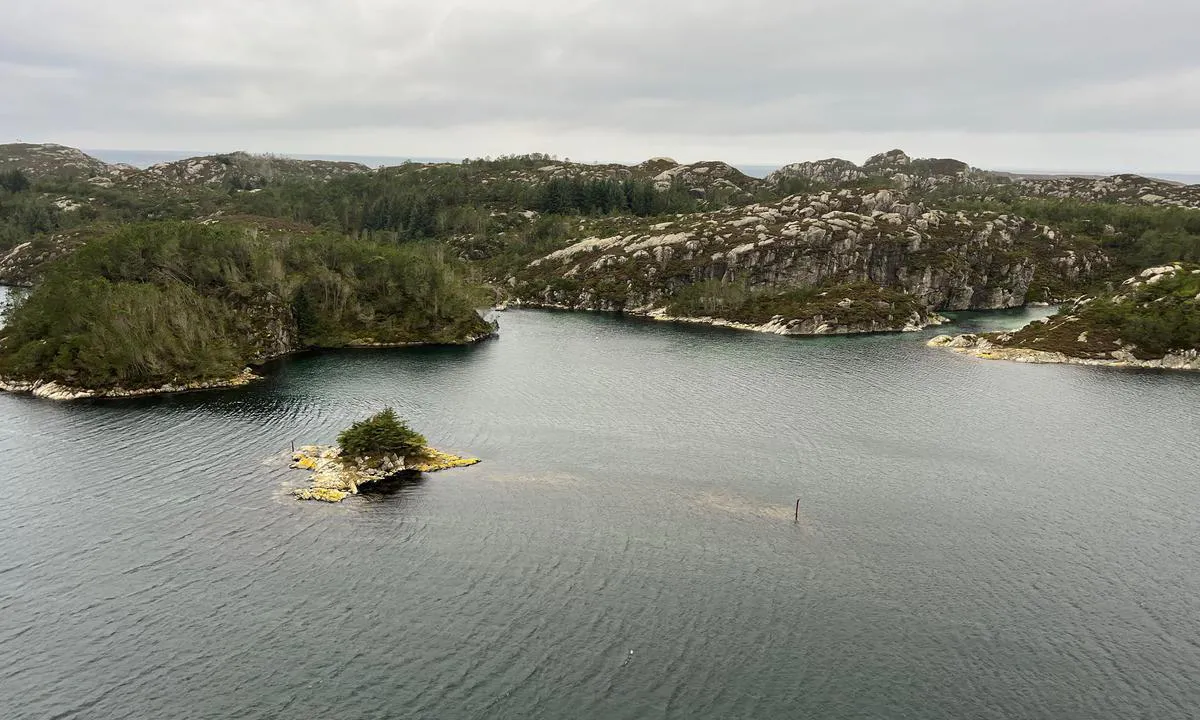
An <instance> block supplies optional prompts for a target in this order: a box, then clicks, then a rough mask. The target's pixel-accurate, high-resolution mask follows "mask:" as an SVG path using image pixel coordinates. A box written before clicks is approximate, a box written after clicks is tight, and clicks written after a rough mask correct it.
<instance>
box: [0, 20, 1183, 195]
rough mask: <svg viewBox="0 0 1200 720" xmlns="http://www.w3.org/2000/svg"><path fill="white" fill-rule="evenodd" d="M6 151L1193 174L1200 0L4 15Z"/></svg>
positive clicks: (0, 118)
mask: <svg viewBox="0 0 1200 720" xmlns="http://www.w3.org/2000/svg"><path fill="white" fill-rule="evenodd" d="M3 5H4V10H3V13H2V14H3V16H4V19H3V22H0V142H8V141H14V140H17V139H21V140H24V141H26V142H61V143H64V144H68V145H74V146H77V147H91V148H125V149H163V150H165V149H186V150H208V151H218V150H231V149H247V150H253V151H275V152H292V153H335V154H357V155H404V156H408V155H415V156H441V157H454V158H461V157H466V156H482V155H497V154H502V153H519V152H530V151H542V152H547V153H552V154H557V155H559V156H560V157H570V158H572V159H577V160H622V161H637V160H641V159H644V158H646V157H650V156H655V155H669V156H672V157H675V158H677V159H679V160H682V161H691V160H701V159H722V160H727V161H730V162H736V163H763V164H768V163H786V162H794V161H798V160H809V159H817V158H821V157H828V156H835V155H836V156H842V157H847V158H849V159H852V160H855V161H857V162H861V161H862V160H863V159H865V158H866V157H867V156H868V155H870V154H873V153H875V152H878V151H881V150H886V149H889V148H892V147H902V148H904V149H906V150H908V151H909V152H910V153H911V154H913V155H919V156H952V157H958V158H960V159H963V160H965V161H967V162H970V163H971V164H973V165H977V166H982V167H1003V168H1020V169H1035V168H1040V169H1070V170H1098V171H1102V170H1113V171H1116V170H1143V171H1150V170H1159V171H1166V170H1178V171H1200V49H1198V48H1200V45H1197V43H1196V37H1197V32H1198V29H1200V0H1141V1H1140V2H1130V1H1129V0H1121V1H1120V2H1118V1H1117V0H823V1H822V2H810V1H808V0H592V1H588V0H421V1H420V2H415V1H410V0H391V1H385V0H205V1H204V2H170V1H169V0H107V1H105V2H97V1H96V0H3Z"/></svg>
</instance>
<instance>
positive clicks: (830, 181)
mask: <svg viewBox="0 0 1200 720" xmlns="http://www.w3.org/2000/svg"><path fill="white" fill-rule="evenodd" d="M866 177H867V173H866V172H864V171H863V169H862V168H860V167H859V166H857V165H855V164H854V163H852V162H850V161H849V160H842V159H841V158H829V159H827V160H816V161H812V162H801V163H793V164H791V165H784V166H783V167H781V168H779V169H778V170H776V171H775V172H773V173H771V174H770V175H768V176H767V183H768V184H770V185H778V184H779V183H780V182H782V181H783V180H786V179H788V178H803V179H805V180H810V181H812V182H815V183H820V184H822V185H843V184H845V183H851V182H855V181H856V180H862V179H865V178H866Z"/></svg>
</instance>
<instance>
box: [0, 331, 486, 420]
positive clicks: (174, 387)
mask: <svg viewBox="0 0 1200 720" xmlns="http://www.w3.org/2000/svg"><path fill="white" fill-rule="evenodd" d="M498 334H499V333H498V331H497V330H495V329H493V330H492V331H491V332H488V333H486V334H480V335H471V336H468V337H467V338H464V339H463V340H461V341H459V342H441V343H437V342H410V343H392V344H386V343H379V344H349V345H344V346H341V347H317V348H297V349H295V350H292V351H290V352H286V353H282V354H280V355H274V356H271V357H267V358H263V359H262V360H261V361H259V362H256V363H255V367H261V366H262V365H265V364H267V363H269V362H272V361H275V360H281V359H283V358H286V357H289V356H291V355H297V354H300V353H304V352H314V351H315V352H320V351H322V350H343V349H349V350H354V349H362V350H369V349H377V348H407V347H438V346H445V347H461V346H467V345H474V344H476V343H479V342H482V341H484V340H487V339H490V338H493V337H496V336H497V335H498ZM264 379H266V378H265V376H263V375H260V374H258V373H256V372H255V371H254V370H252V369H251V368H249V367H247V368H245V369H243V370H242V371H241V372H240V373H238V374H237V375H234V376H232V377H228V378H218V379H215V380H198V381H195V382H190V383H167V384H164V385H159V386H156V387H146V388H123V387H115V388H106V389H96V388H84V387H76V386H72V385H66V384H63V383H60V382H57V381H54V380H21V379H18V378H5V377H0V392H8V393H13V394H17V395H32V396H34V397H36V398H42V399H45V400H56V401H64V402H65V401H70V400H120V399H124V398H139V397H151V396H159V395H178V394H181V393H190V392H201V391H203V390H223V389H230V388H239V387H245V386H246V385H249V384H250V383H253V382H258V381H260V380H264Z"/></svg>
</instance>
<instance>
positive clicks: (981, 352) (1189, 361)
mask: <svg viewBox="0 0 1200 720" xmlns="http://www.w3.org/2000/svg"><path fill="white" fill-rule="evenodd" d="M926 345H928V346H929V347H934V348H943V349H947V350H951V351H953V352H956V353H959V354H962V355H969V356H971V357H975V358H979V359H981V360H1007V361H1009V362H1017V363H1026V364H1032V365H1086V366H1090V367H1109V368H1136V369H1143V370H1183V371H1188V372H1200V352H1198V351H1196V350H1190V351H1188V352H1185V353H1182V354H1178V355H1176V354H1169V355H1166V356H1165V357H1162V358H1157V359H1153V360H1141V359H1138V358H1137V357H1134V355H1133V354H1132V353H1129V352H1128V351H1116V352H1115V353H1113V354H1114V355H1115V356H1116V357H1113V358H1084V357H1075V356H1073V355H1067V354H1065V353H1061V352H1051V351H1047V350H1032V349H1030V348H1021V347H1004V346H1001V345H995V344H993V343H992V342H991V341H989V340H988V339H987V338H984V337H980V336H978V335H955V336H950V335H938V336H937V337H935V338H933V339H932V340H930V341H929V342H928V343H926Z"/></svg>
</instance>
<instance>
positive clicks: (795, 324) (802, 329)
mask: <svg viewBox="0 0 1200 720" xmlns="http://www.w3.org/2000/svg"><path fill="white" fill-rule="evenodd" d="M641 316H642V317H647V318H650V319H651V320H658V321H661V322H673V323H687V324H692V325H710V326H712V327H727V328H732V329H734V330H745V331H749V332H758V333H767V334H769V335H789V336H795V337H804V336H808V337H819V336H828V335H871V334H878V333H898V332H919V331H921V330H924V329H925V328H928V327H933V326H936V325H944V324H945V323H948V322H950V321H949V319H948V318H945V317H942V316H941V315H938V314H937V313H932V312H931V313H929V314H928V315H927V316H926V317H921V315H920V313H912V314H911V315H909V316H908V317H907V318H905V322H904V324H903V325H899V324H880V323H874V322H872V323H870V324H862V323H850V324H841V323H837V322H832V323H830V322H826V321H825V319H824V318H823V317H822V316H820V315H818V316H816V317H811V318H802V319H801V318H787V317H784V316H783V315H776V316H775V317H773V318H771V320H770V321H768V322H766V323H763V324H762V325H753V324H750V323H743V322H737V321H734V320H726V319H724V318H718V317H676V316H672V315H668V314H667V311H666V309H665V308H664V309H660V310H652V311H650V312H648V313H642V314H641Z"/></svg>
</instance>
